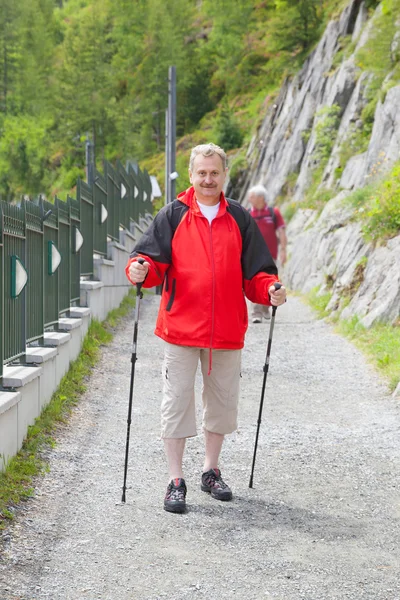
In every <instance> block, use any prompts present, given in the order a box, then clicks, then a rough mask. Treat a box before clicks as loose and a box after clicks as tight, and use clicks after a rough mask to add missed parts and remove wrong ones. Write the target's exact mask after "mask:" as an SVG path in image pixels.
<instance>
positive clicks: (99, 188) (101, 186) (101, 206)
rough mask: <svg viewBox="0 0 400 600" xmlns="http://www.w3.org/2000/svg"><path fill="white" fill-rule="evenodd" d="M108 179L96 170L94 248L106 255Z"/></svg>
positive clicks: (98, 252) (94, 187) (94, 186)
mask: <svg viewBox="0 0 400 600" xmlns="http://www.w3.org/2000/svg"><path fill="white" fill-rule="evenodd" d="M107 200H108V199H107V185H106V180H105V178H104V177H103V175H101V173H99V172H98V171H95V174H94V184H93V204H94V245H93V250H94V251H95V252H96V253H97V254H102V255H104V256H106V254H107V219H108V207H107V205H108V202H107Z"/></svg>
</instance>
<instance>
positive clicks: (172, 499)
mask: <svg viewBox="0 0 400 600" xmlns="http://www.w3.org/2000/svg"><path fill="white" fill-rule="evenodd" d="M164 509H165V510H167V511H168V512H173V513H183V512H185V510H186V483H185V480H184V479H181V478H178V479H171V482H170V483H169V484H168V487H167V493H166V494H165V498H164Z"/></svg>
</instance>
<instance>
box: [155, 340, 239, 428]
mask: <svg viewBox="0 0 400 600" xmlns="http://www.w3.org/2000/svg"><path fill="white" fill-rule="evenodd" d="M241 354H242V351H241V350H213V351H212V369H211V372H210V374H209V375H208V372H209V358H210V350H209V349H207V348H206V349H203V348H193V347H191V346H178V345H176V344H169V343H168V342H165V351H164V362H163V368H162V373H163V381H164V394H163V399H162V403H161V437H163V438H187V437H192V436H195V435H197V429H196V407H195V394H194V387H195V378H196V371H197V367H198V363H199V359H200V363H201V371H202V375H203V389H202V399H203V427H204V429H206V430H207V431H211V432H212V433H220V434H227V433H232V431H235V429H236V428H237V413H238V402H239V388H240V364H241Z"/></svg>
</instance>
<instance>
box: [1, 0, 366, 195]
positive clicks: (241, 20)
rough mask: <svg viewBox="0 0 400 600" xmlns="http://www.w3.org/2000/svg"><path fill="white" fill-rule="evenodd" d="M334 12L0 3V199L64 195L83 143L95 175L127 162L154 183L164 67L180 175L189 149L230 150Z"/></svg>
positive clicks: (109, 1) (330, 1)
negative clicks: (150, 174) (210, 145)
mask: <svg viewBox="0 0 400 600" xmlns="http://www.w3.org/2000/svg"><path fill="white" fill-rule="evenodd" d="M345 4H346V1H345V0H264V1H262V0H237V1H235V2H231V1H228V0H202V1H199V0H174V1H171V0H170V1H165V0H137V1H135V2H133V1H132V0H0V193H1V195H2V197H3V198H7V199H11V198H13V197H16V196H18V195H20V194H22V193H25V194H29V195H31V196H32V195H35V194H38V193H44V194H46V195H50V196H52V195H55V194H58V195H60V194H61V195H62V194H64V193H66V192H69V191H70V190H71V188H73V186H74V185H75V182H76V178H77V176H78V175H81V176H84V169H85V141H86V139H87V137H88V136H90V137H91V139H92V140H94V143H95V155H96V162H97V164H98V166H99V168H101V163H102V160H103V159H104V158H106V159H109V160H115V159H117V158H119V159H121V160H122V161H123V162H124V161H125V160H126V159H127V158H135V159H137V160H139V161H146V166H147V168H149V167H150V168H152V167H153V170H155V171H158V172H160V171H161V170H162V169H163V166H164V158H163V149H164V131H165V122H164V118H165V110H166V107H167V75H168V67H169V66H170V65H172V64H173V65H175V66H176V69H177V75H178V77H177V82H178V90H177V100H178V114H177V135H178V139H179V142H178V153H179V154H180V155H182V158H181V159H179V160H181V162H182V166H183V165H184V164H185V161H186V159H187V157H186V154H185V153H187V151H188V149H189V148H190V146H191V145H192V144H193V143H199V142H202V141H207V140H210V139H213V140H217V141H219V142H221V143H223V144H224V145H225V146H226V147H227V149H231V150H235V149H236V150H237V149H238V148H240V147H241V146H242V145H243V144H245V143H246V142H247V141H248V140H249V138H250V136H251V132H252V131H253V130H254V128H255V127H256V126H257V124H258V123H259V121H260V119H261V112H262V110H263V109H264V108H265V106H266V104H267V103H268V102H270V101H271V100H272V99H273V97H274V94H276V92H277V90H278V89H279V86H280V84H281V82H282V80H283V78H284V77H286V76H287V75H290V74H291V73H294V72H295V71H296V70H297V68H298V67H299V66H300V65H301V63H302V62H303V60H304V58H305V57H306V55H307V54H308V52H309V51H310V49H311V48H312V47H313V45H314V44H315V43H316V41H317V40H318V38H319V37H320V35H321V33H322V31H323V29H324V26H325V24H326V22H327V20H328V19H329V18H332V17H333V16H335V15H337V14H338V13H339V11H340V10H341V9H342V8H343V6H344V5H345ZM369 4H370V6H371V7H372V6H373V5H376V4H377V2H371V1H370V2H369ZM184 168H185V169H186V167H184ZM159 181H160V184H161V185H162V183H163V178H162V177H159ZM186 183H187V182H186V179H185V177H184V176H183V177H182V178H181V179H180V181H179V186H180V187H181V188H182V187H184V186H185V185H186Z"/></svg>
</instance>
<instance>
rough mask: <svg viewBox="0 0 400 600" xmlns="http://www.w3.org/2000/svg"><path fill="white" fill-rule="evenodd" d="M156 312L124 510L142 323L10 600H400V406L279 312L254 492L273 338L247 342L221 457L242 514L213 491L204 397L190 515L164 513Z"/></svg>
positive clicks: (149, 324) (44, 515)
mask: <svg viewBox="0 0 400 600" xmlns="http://www.w3.org/2000/svg"><path fill="white" fill-rule="evenodd" d="M158 301H159V298H158V297H157V296H145V298H144V300H143V301H142V305H141V318H140V325H139V341H138V362H137V364H136V380H135V388H134V399H133V423H132V429H131V444H130V456H129V471H128V490H127V502H126V504H125V505H124V504H121V488H122V483H123V466H124V456H125V440H126V418H127V410H128V399H129V381H130V357H131V351H132V332H133V314H132V315H130V317H129V318H127V319H126V320H125V322H124V323H123V324H122V325H121V326H120V327H119V328H118V331H117V333H116V335H115V338H114V340H113V342H112V344H111V345H110V346H108V347H107V348H105V349H104V352H103V355H102V359H101V361H100V362H99V364H98V365H97V367H96V368H95V369H94V371H93V376H92V377H91V379H90V381H89V382H88V389H87V392H86V393H85V395H84V397H83V398H82V400H81V402H80V404H79V406H78V407H77V408H76V409H75V411H74V414H73V416H72V418H71V420H70V422H69V424H68V425H67V426H66V427H64V428H63V430H61V431H60V433H59V436H58V439H59V441H58V444H57V446H56V448H55V449H54V450H52V451H51V452H50V470H49V472H48V473H47V474H46V475H45V476H44V477H43V478H40V479H39V480H38V482H37V486H36V493H35V496H34V498H32V499H31V500H29V501H28V502H27V503H26V504H24V506H23V507H22V508H21V509H20V510H18V511H17V513H16V518H15V521H14V523H13V524H12V525H11V526H10V527H9V529H8V530H7V531H5V532H3V534H2V554H1V559H0V599H1V600H17V599H18V600H34V599H35V600H42V599H45V598H46V599H50V600H67V599H68V600H128V599H130V600H136V599H146V600H156V599H161V598H163V599H165V598H167V599H168V600H184V599H200V598H213V599H214V598H215V599H231V598H241V599H246V600H247V599H249V600H259V599H264V600H265V599H268V600H270V599H271V600H272V599H274V600H299V599H307V600H325V599H354V600H364V599H365V600H366V599H369V600H399V599H400V550H399V548H400V495H399V481H400V477H399V476H400V435H399V434H400V411H399V403H398V400H396V399H395V398H393V397H392V396H391V395H390V394H389V391H388V389H387V388H386V386H385V385H384V383H383V382H382V381H380V380H379V378H378V376H377V375H376V373H375V372H374V371H373V370H372V368H371V367H370V366H368V365H367V364H366V362H365V359H364V358H363V356H362V355H361V354H360V353H359V352H358V350H356V349H355V348H354V347H353V346H352V345H351V344H350V343H349V342H348V341H347V340H345V339H343V338H341V337H339V336H338V335H336V334H335V333H334V332H333V331H332V328H331V327H330V326H329V325H327V324H326V323H324V322H322V321H318V320H316V319H315V317H314V316H313V315H312V314H311V312H310V310H309V309H308V308H307V307H306V306H305V305H303V304H302V303H301V301H300V300H299V299H297V298H294V297H290V298H289V301H288V302H287V304H286V305H285V306H284V307H281V308H280V309H278V311H277V316H276V323H275V331H274V339H273V344H272V353H271V362H270V370H269V375H268V380H267V387H266V396H265V404H264V413H263V420H262V424H261V430H260V438H259V446H258V454H257V463H256V468H255V475H254V488H253V489H249V487H248V484H249V476H250V470H251V460H252V455H253V448H254V440H255V433H256V424H257V416H258V407H259V403H260V395H261V385H262V378H263V371H262V368H263V365H264V361H265V354H266V346H267V338H268V328H269V325H268V323H267V322H264V323H262V324H261V325H253V324H251V325H250V327H249V331H248V335H247V342H246V346H245V349H244V351H243V368H242V392H241V406H240V415H239V423H240V426H239V429H238V431H237V432H236V433H235V434H233V435H231V436H229V437H227V439H226V442H225V445H224V448H223V453H222V459H221V465H220V466H221V470H222V474H223V476H224V479H225V480H226V481H227V482H228V483H229V484H230V486H231V487H232V490H233V493H234V499H233V501H232V502H229V503H220V502H218V501H216V500H213V499H212V498H210V496H209V495H208V494H205V493H204V492H202V491H201V490H200V476H201V471H202V462H203V436H202V433H201V407H200V398H198V400H199V402H198V418H199V435H198V437H196V438H192V439H190V440H188V443H187V450H186V454H185V477H186V481H187V485H188V496H187V501H188V512H187V514H184V515H175V514H170V513H166V512H165V511H164V510H163V505H162V502H163V496H164V493H165V487H166V484H167V481H168V477H167V470H166V464H165V459H164V454H163V448H162V442H161V440H160V437H159V404H160V398H161V389H162V380H161V361H162V353H163V347H162V342H161V341H160V340H159V339H158V338H156V337H155V336H154V335H153V329H154V323H155V317H156V312H157V306H158ZM200 384H201V379H200V375H198V391H200ZM0 546H1V544H0Z"/></svg>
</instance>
